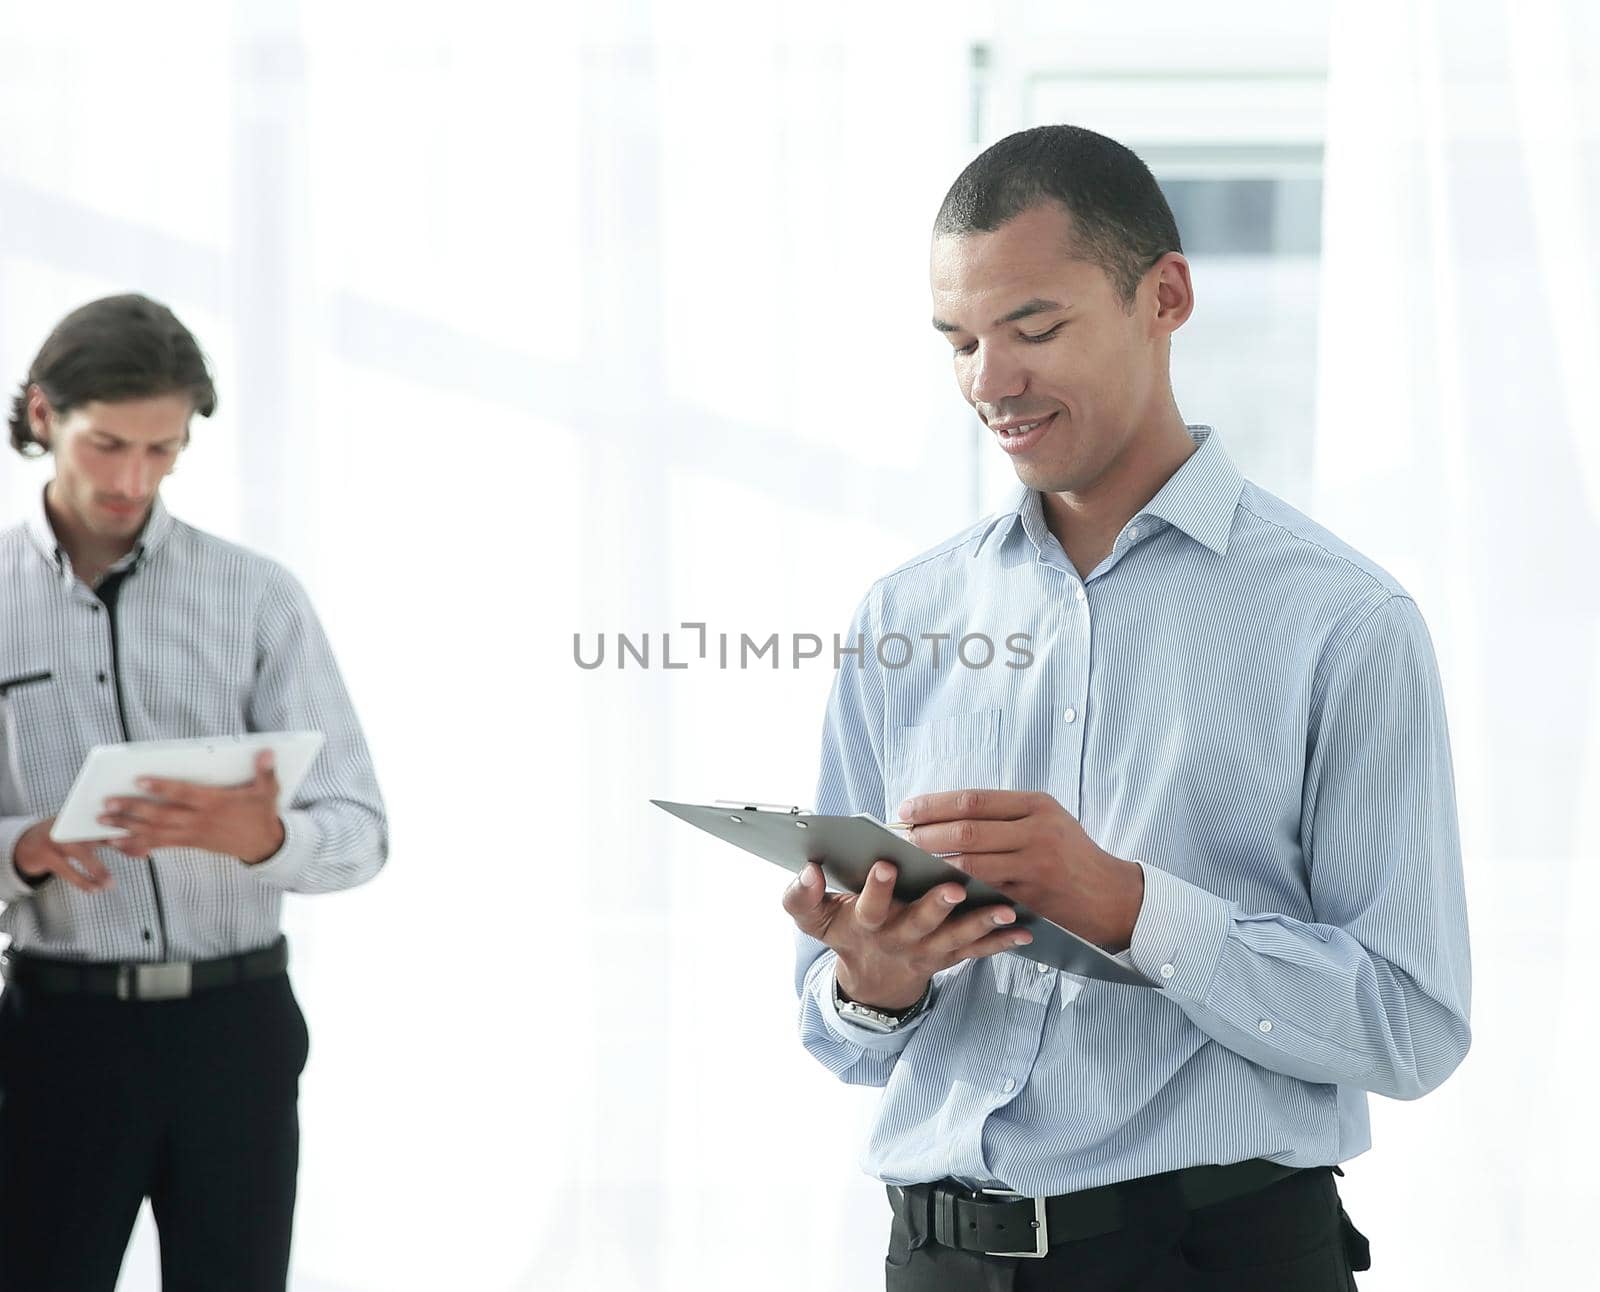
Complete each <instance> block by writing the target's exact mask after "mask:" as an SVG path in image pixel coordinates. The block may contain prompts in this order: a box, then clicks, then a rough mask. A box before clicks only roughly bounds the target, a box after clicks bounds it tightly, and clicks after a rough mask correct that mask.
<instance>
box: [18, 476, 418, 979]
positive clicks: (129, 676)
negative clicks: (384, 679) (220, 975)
mask: <svg viewBox="0 0 1600 1292" xmlns="http://www.w3.org/2000/svg"><path fill="white" fill-rule="evenodd" d="M118 571H126V572H127V573H126V576H125V578H124V579H123V581H122V584H121V587H120V591H119V595H118V596H117V597H116V598H115V599H114V610H111V611H108V609H107V607H106V606H105V605H103V604H102V602H101V600H100V597H99V596H98V595H97V594H96V593H95V591H94V590H93V589H91V588H90V587H88V586H87V585H86V584H85V583H84V582H83V581H82V580H81V579H79V578H78V577H77V576H76V575H75V574H74V573H73V570H72V565H71V562H70V561H69V560H68V558H67V556H66V554H65V553H64V552H63V551H62V550H61V547H60V545H59V544H58V542H57V540H56V537H55V533H54V531H53V530H52V529H51V527H50V522H49V520H48V518H47V516H46V514H45V509H44V499H43V491H42V490H41V491H40V494H39V495H38V497H37V498H36V501H35V504H34V507H33V509H32V511H31V513H30V515H29V516H28V517H27V518H26V519H25V520H24V521H23V522H22V523H21V524H18V525H14V526H12V527H11V528H9V529H6V530H3V531H0V742H3V749H0V903H3V904H4V906H3V909H0V932H3V933H5V934H7V935H9V936H10V939H11V942H12V945H13V946H14V947H16V948H17V949H18V950H25V951H30V952H34V953H36V954H39V955H46V956H56V957H61V958H66V959H75V960H94V961H109V960H163V959H167V960H178V959H203V958H207V957H211V956H220V955H230V954H233V953H236V952H240V951H248V950H252V949H254V948H257V947H261V946H265V945H267V944H268V943H270V942H272V941H273V940H274V939H275V938H276V937H277V936H278V923H279V911H280V908H281V906H282V902H283V894H284V893H285V892H301V893H315V892H328V891H331V890H334V889H340V888H350V887H352V886H353V885H356V884H359V883H362V882H363V881H365V880H368V879H370V878H372V876H373V875H375V874H377V872H378V870H379V869H380V868H381V867H382V865H383V863H384V859H385V857H386V855H387V852H388V826H387V823H386V821H385V818H384V810H383V801H382V798H381V797H380V795H379V792H378V784H377V779H376V777H375V776H374V775H373V770H372V760H371V758H370V756H369V755H368V753H367V746H366V741H365V739H364V738H363V737H362V734H361V728H360V726H359V725H358V724H357V722H356V715H355V712H354V710H353V709H352V708H351V705H350V697H349V695H348V694H347V693H346V691H345V687H344V683H343V681H342V680H341V679H340V676H339V670H338V667H337V665H336V664H335V663H334V659H333V654H332V652H331V651H330V650H329V647H328V641H327V638H326V637H325V636H324V634H323V631H322V627H321V625H320V624H319V623H318V622H317V617H316V614H315V613H314V612H313V611H312V609H311V604H310V602H309V601H308V600H307V598H306V595H305V592H304V590H303V589H302V588H301V587H300V585H299V583H298V582H296V580H295V579H294V576H293V575H291V574H290V573H289V572H288V571H287V570H285V569H284V568H283V567H282V566H280V565H278V564H277V563H276V562H274V561H272V560H269V559H268V558H266V557H264V556H259V555H257V554H255V553H253V552H249V551H246V550H245V549H243V548H240V547H237V546H235V545H234V544H232V543H227V542H224V541H223V540H221V539H219V538H215V537H213V536H212V535H210V534H205V533H202V532H200V531H199V530H197V529H195V528H193V527H192V526H189V525H185V524H184V523H182V522H181V521H177V520H174V519H173V518H172V517H171V515H169V514H168V512H167V511H166V509H165V508H164V507H163V506H162V504H161V502H160V500H159V499H157V501H156V503H155V506H154V509H153V511H152V512H151V515H150V519H149V521H148V523H147V524H146V525H145V527H144V530H143V532H142V534H141V535H140V538H139V542H138V543H137V545H136V546H135V547H134V549H133V551H131V552H130V553H128V555H127V556H126V557H124V558H123V560H121V561H119V562H118V563H117V564H116V565H115V566H113V567H112V570H111V572H110V573H111V574H112V575H114V574H116V573H117V572H118ZM37 674H48V675H49V676H48V678H45V679H41V680H33V681H27V680H22V681H19V679H28V678H30V677H32V676H34V675H37ZM289 729H312V730H316V731H321V732H322V733H323V735H324V736H325V738H326V742H325V744H324V745H323V748H322V752H321V753H320V754H319V755H318V757H317V761H316V763H315V765H314V766H313V767H312V768H311V771H310V774H309V775H308V776H307V777H306V779H305V782H304V784H302V786H301V787H300V789H299V791H298V793H297V795H296V797H295V799H294V802H293V803H292V804H288V805H285V806H283V808H282V810H281V811H282V817H283V827H284V841H283V846H282V847H281V848H280V849H279V850H278V852H277V853H276V854H274V855H273V856H272V857H270V858H268V859H267V860H266V861H264V862H261V863H260V864H258V865H254V866H246V865H245V864H243V863H242V862H240V861H238V860H237V859H236V858H231V857H224V856H219V855H217V854H215V853H208V852H204V851H201V850H199V849H196V848H166V849H157V850H156V851H155V852H154V853H153V854H152V855H151V858H150V860H148V861H143V860H135V859H133V858H129V857H125V856H123V854H122V853H120V852H117V851H116V850H114V849H111V848H102V849H100V852H99V855H100V858H101V860H103V861H104V862H105V864H106V865H107V866H108V867H109V868H110V869H111V871H112V874H113V876H114V877H115V881H116V882H115V883H114V884H113V885H112V887H111V888H109V889H107V890H105V891H103V892H98V893H86V892H83V891H81V890H79V889H77V888H74V887H72V886H71V885H70V884H67V883H64V882H62V881H61V880H60V879H59V878H54V877H52V878H48V879H46V880H45V881H44V882H42V883H40V884H38V886H37V887H35V886H33V885H30V884H29V883H28V882H27V881H26V880H25V879H23V878H22V876H20V875H19V874H18V873H17V871H16V868H15V866H14V865H13V862H12V854H13V850H14V849H15V847H16V842H17V839H18V838H19V837H20V836H21V834H22V833H23V831H24V830H26V829H27V828H28V826H30V825H31V824H33V823H34V822H36V821H39V820H42V819H44V818H46V817H50V816H53V815H54V814H55V813H56V811H57V810H59V808H60V807H61V804H62V803H63V802H64V801H65V799H66V795H67V790H68V788H69V787H70V786H71V784H72V781H73V778H74V777H75V776H76V775H77V772H78V768H79V766H80V765H81V764H82V762H83V759H84V756H85V755H86V754H87V753H88V752H89V750H90V749H91V748H92V747H93V746H95V745H99V744H107V743H115V742H118V741H124V740H163V739H179V738H183V737H193V736H223V735H234V734H239V733H243V732H248V731H277V730H289Z"/></svg>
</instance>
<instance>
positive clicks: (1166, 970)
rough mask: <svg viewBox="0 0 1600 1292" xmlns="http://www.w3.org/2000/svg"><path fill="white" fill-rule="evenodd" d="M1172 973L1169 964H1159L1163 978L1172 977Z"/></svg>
mask: <svg viewBox="0 0 1600 1292" xmlns="http://www.w3.org/2000/svg"><path fill="white" fill-rule="evenodd" d="M1172 973H1173V969H1172V966H1171V965H1162V966H1161V976H1162V977H1163V978H1170V977H1172Z"/></svg>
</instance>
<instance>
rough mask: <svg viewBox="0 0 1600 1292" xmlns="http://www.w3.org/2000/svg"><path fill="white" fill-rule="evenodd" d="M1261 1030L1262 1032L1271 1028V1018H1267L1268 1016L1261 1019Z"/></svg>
mask: <svg viewBox="0 0 1600 1292" xmlns="http://www.w3.org/2000/svg"><path fill="white" fill-rule="evenodd" d="M1261 1030H1262V1031H1263V1032H1270V1031H1271V1030H1272V1020H1271V1019H1268V1018H1264V1019H1262V1020H1261Z"/></svg>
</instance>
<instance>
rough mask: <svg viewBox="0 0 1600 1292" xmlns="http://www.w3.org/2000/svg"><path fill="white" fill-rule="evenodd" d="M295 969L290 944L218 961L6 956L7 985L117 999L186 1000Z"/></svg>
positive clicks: (0, 964) (1, 961)
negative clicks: (291, 966) (291, 965)
mask: <svg viewBox="0 0 1600 1292" xmlns="http://www.w3.org/2000/svg"><path fill="white" fill-rule="evenodd" d="M288 967H289V943H288V941H287V940H286V939H284V938H279V939H278V940H277V941H276V942H274V943H273V944H272V945H271V946H269V947H263V948H262V949H261V950H259V951H246V952H244V953H243V954H242V955H236V956H218V957H217V958H216V959H214V960H157V961H138V960H126V961H122V962H120V963H115V964H105V963H99V962H96V963H90V962H87V961H78V960H51V959H48V958H46V957H44V956H35V955H29V954H28V953H27V952H26V951H7V952H6V953H5V955H3V956H0V972H3V973H4V975H5V979H6V981H7V982H14V983H16V984H17V985H18V986H20V987H29V988H31V989H33V990H34V991H44V992H55V993H62V994H79V995H84V996H114V997H115V998H116V999H117V1000H180V999H182V998H184V997H186V996H192V995H194V993H195V992H197V991H207V990H209V989H211V988H213V987H228V986H231V985H232V984H234V983H241V982H255V981H257V980H258V979H262V978H271V977H273V976H274V975H276V974H280V973H282V972H283V971H284V970H285V969H287V968H288Z"/></svg>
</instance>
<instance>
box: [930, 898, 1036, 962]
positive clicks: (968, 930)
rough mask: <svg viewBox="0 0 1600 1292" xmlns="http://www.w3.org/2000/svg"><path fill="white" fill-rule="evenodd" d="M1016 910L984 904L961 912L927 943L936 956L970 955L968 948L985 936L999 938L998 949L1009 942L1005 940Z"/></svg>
mask: <svg viewBox="0 0 1600 1292" xmlns="http://www.w3.org/2000/svg"><path fill="white" fill-rule="evenodd" d="M1016 922H1017V915H1016V912H1015V911H1013V910H1012V909H1011V908H1010V907H1009V906H985V907H983V908H982V909H981V910H976V911H968V912H965V913H964V914H963V915H962V916H961V918H960V919H955V920H951V921H950V923H949V924H948V925H946V926H945V927H944V928H943V929H940V930H939V931H938V932H937V933H935V934H934V935H933V936H932V937H930V938H929V939H928V945H929V948H930V949H931V950H933V951H934V952H935V953H936V954H937V955H940V956H955V957H959V958H961V959H966V958H968V957H970V956H971V955H973V954H974V952H973V950H972V948H973V947H975V946H978V945H979V944H981V943H982V942H983V941H984V940H985V939H992V938H999V939H1001V946H1000V950H1002V951H1004V950H1005V948H1006V946H1007V945H1009V944H1008V943H1006V942H1005V939H1006V938H1008V937H1010V936H1011V935H1012V934H1013V933H1014V932H1015V930H1014V929H1013V928H1012V926H1013V925H1014V924H1016Z"/></svg>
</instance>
